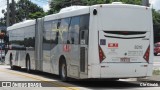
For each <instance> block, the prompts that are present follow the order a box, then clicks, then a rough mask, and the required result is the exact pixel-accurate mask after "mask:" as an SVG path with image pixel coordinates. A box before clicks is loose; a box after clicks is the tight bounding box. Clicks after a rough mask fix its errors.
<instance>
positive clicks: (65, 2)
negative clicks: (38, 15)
mask: <svg viewBox="0 0 160 90" xmlns="http://www.w3.org/2000/svg"><path fill="white" fill-rule="evenodd" d="M111 2H123V3H126V4H137V5H141V0H51V3H50V8H51V9H50V10H49V11H48V14H53V13H57V12H59V10H60V9H61V8H65V7H68V6H71V5H95V4H105V3H111Z"/></svg>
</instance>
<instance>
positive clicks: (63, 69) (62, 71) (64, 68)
mask: <svg viewBox="0 0 160 90" xmlns="http://www.w3.org/2000/svg"><path fill="white" fill-rule="evenodd" d="M59 75H60V78H61V80H62V81H67V65H66V62H65V60H62V61H61V62H60V72H59Z"/></svg>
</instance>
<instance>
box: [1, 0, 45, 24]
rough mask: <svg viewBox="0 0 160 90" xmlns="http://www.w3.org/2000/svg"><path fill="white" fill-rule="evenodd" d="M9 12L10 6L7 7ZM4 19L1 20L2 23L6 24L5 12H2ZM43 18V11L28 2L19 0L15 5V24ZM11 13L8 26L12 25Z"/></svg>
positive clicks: (27, 0) (28, 0)
mask: <svg viewBox="0 0 160 90" xmlns="http://www.w3.org/2000/svg"><path fill="white" fill-rule="evenodd" d="M9 8H10V10H12V9H11V8H12V7H11V4H10V5H9ZM2 12H3V14H4V18H1V19H2V21H3V23H4V24H5V23H6V16H7V12H5V11H4V10H2ZM43 16H45V12H44V11H43V9H42V8H41V7H39V6H37V5H36V4H34V3H32V2H31V1H30V0H19V1H18V2H17V3H16V4H15V23H18V22H21V21H23V20H25V19H36V18H40V17H43ZM11 17H12V12H10V25H12V24H14V23H13V22H12V20H11V19H12V18H11Z"/></svg>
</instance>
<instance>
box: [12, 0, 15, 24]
mask: <svg viewBox="0 0 160 90" xmlns="http://www.w3.org/2000/svg"><path fill="white" fill-rule="evenodd" d="M11 12H12V24H14V23H15V1H14V0H12V11H11Z"/></svg>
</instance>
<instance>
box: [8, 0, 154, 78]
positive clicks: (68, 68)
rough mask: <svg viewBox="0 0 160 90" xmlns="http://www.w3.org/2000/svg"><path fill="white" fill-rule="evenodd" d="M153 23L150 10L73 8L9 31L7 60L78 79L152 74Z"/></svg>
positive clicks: (127, 6) (110, 6) (112, 6)
mask: <svg viewBox="0 0 160 90" xmlns="http://www.w3.org/2000/svg"><path fill="white" fill-rule="evenodd" d="M152 25H153V23H152V10H151V8H149V7H145V6H138V5H130V4H120V3H112V4H98V5H93V6H71V7H68V8H64V9H62V10H61V11H60V12H59V13H57V14H53V15H49V16H45V17H43V18H39V19H37V20H27V21H24V22H21V23H17V24H15V25H13V26H10V27H8V29H7V31H8V34H9V50H8V53H7V55H6V61H7V59H8V63H9V64H10V65H11V68H12V69H14V67H15V66H19V67H26V68H27V70H28V71H29V70H31V69H32V70H39V71H43V72H48V73H53V74H57V75H60V76H61V78H62V80H67V77H71V78H76V79H89V78H117V79H118V78H131V77H135V78H138V77H147V76H151V75H152V66H153V26H152Z"/></svg>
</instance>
